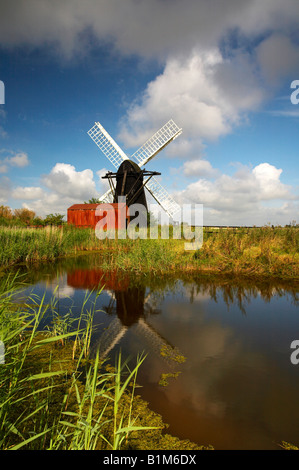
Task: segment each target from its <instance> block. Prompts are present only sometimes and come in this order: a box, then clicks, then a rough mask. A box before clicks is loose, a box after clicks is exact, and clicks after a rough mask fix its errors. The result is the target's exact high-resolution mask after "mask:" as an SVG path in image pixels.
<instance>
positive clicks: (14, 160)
mask: <svg viewBox="0 0 299 470" xmlns="http://www.w3.org/2000/svg"><path fill="white" fill-rule="evenodd" d="M4 161H5V162H6V163H7V164H9V165H11V166H16V167H18V168H23V167H24V166H27V165H29V159H28V155H27V153H25V152H19V153H16V154H15V155H14V156H13V157H6V158H5V160H4Z"/></svg>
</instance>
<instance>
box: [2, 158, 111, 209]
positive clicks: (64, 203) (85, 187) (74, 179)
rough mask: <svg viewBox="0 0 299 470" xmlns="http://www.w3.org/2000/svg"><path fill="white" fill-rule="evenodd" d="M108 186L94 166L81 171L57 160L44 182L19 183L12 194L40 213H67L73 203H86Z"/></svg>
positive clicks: (23, 204) (44, 176)
mask: <svg viewBox="0 0 299 470" xmlns="http://www.w3.org/2000/svg"><path fill="white" fill-rule="evenodd" d="M103 189H105V186H103V187H101V184H100V181H97V180H95V178H94V174H93V172H92V170H90V169H85V170H82V171H77V170H76V168H75V167H74V166H73V165H70V164H67V163H56V165H55V166H54V167H53V168H52V170H51V171H50V173H49V174H47V175H43V177H42V178H41V186H36V187H34V186H27V187H20V186H19V187H16V188H14V189H13V190H12V191H11V193H10V195H11V197H12V198H13V199H16V200H22V201H23V203H22V206H23V207H26V208H28V209H31V210H33V211H35V212H36V214H38V215H39V216H45V215H47V214H50V213H61V214H65V215H66V212H67V208H68V207H70V206H71V205H73V204H80V203H81V204H82V203H83V202H84V201H87V200H89V199H91V198H93V197H99V196H101V194H102V190H103Z"/></svg>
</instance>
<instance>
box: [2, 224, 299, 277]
mask: <svg viewBox="0 0 299 470" xmlns="http://www.w3.org/2000/svg"><path fill="white" fill-rule="evenodd" d="M169 232H170V239H163V238H161V237H159V238H158V239H150V238H146V239H142V238H137V239H135V240H133V239H131V238H125V239H122V238H119V239H109V238H108V237H107V238H104V239H103V240H99V239H98V238H97V237H96V234H95V232H94V230H92V229H80V228H74V227H68V226H64V227H62V228H57V227H53V228H51V227H47V228H44V229H18V228H16V229H11V228H0V266H3V267H7V266H11V265H13V264H18V263H31V262H36V261H52V260H54V259H57V258H59V257H62V256H68V255H72V254H76V253H78V252H82V251H93V250H97V251H99V252H101V254H102V255H103V256H102V266H101V267H102V269H105V270H112V269H113V270H116V269H117V270H120V271H128V272H137V273H149V272H151V273H154V274H158V273H160V274H163V273H168V272H174V271H177V272H179V271H185V272H188V271H214V272H224V273H231V274H233V273H234V274H242V273H244V274H246V275H271V276H276V277H287V278H298V277H299V228H298V227H297V226H296V227H261V228H251V229H245V228H244V229H243V228H239V229H235V230H231V229H219V230H217V231H211V230H204V234H203V245H202V247H201V248H200V249H199V250H196V251H192V250H191V251H187V250H185V242H186V241H185V240H184V239H183V238H181V239H173V238H171V234H172V231H171V230H169Z"/></svg>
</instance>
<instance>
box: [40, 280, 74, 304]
mask: <svg viewBox="0 0 299 470" xmlns="http://www.w3.org/2000/svg"><path fill="white" fill-rule="evenodd" d="M47 288H48V290H50V291H52V294H53V296H54V297H55V298H56V299H65V298H68V297H73V296H74V294H75V289H74V288H73V287H71V286H69V285H68V283H67V276H57V277H56V278H55V279H51V281H48V283H47Z"/></svg>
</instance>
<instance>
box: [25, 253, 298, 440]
mask: <svg viewBox="0 0 299 470" xmlns="http://www.w3.org/2000/svg"><path fill="white" fill-rule="evenodd" d="M27 279H28V280H29V281H30V283H31V287H30V288H29V289H27V293H29V292H30V293H32V292H34V293H35V294H37V295H39V296H42V295H43V294H44V293H45V292H46V298H45V302H50V299H51V298H53V295H54V296H55V298H56V301H57V303H56V310H59V313H60V314H61V315H65V314H66V313H67V312H68V311H69V310H70V308H71V309H72V315H73V317H74V318H76V317H77V316H79V315H80V312H81V308H82V303H83V300H84V298H85V296H86V293H87V292H89V291H90V290H93V289H96V288H97V287H98V286H99V285H100V286H104V288H103V291H102V293H101V294H100V296H98V298H97V301H96V309H97V310H96V312H95V316H94V334H93V339H92V341H93V350H96V349H99V350H100V353H101V354H102V356H106V357H107V358H111V361H113V363H114V357H115V354H117V353H118V352H119V350H121V352H122V355H123V356H128V355H130V356H132V357H133V358H136V357H137V354H138V353H140V352H145V353H147V358H146V360H145V362H144V363H143V365H142V367H141V369H140V371H139V376H138V382H139V384H140V385H141V386H142V388H140V389H138V392H139V393H140V395H141V396H142V397H143V398H144V399H145V400H146V401H148V402H149V404H150V407H151V408H152V409H153V410H154V411H156V412H158V413H160V414H161V415H162V416H163V420H164V422H166V423H168V424H169V428H168V430H167V432H169V433H171V434H173V435H176V436H178V437H180V438H182V439H190V440H191V441H193V442H196V443H198V444H200V445H201V444H202V445H209V444H210V445H212V446H213V447H214V448H215V449H279V446H278V444H279V443H281V442H282V441H283V440H284V441H288V442H291V443H293V444H296V445H299V400H298V395H299V365H297V366H296V365H293V364H292V363H291V360H290V356H291V353H292V350H291V349H290V345H291V342H292V341H293V340H294V339H299V310H298V303H299V288H298V285H297V286H295V285H294V284H290V283H278V282H273V281H272V282H270V281H264V282H253V281H248V280H247V281H246V282H245V281H242V280H241V279H234V280H233V279H228V278H223V277H222V278H221V277H215V276H209V277H207V276H206V277H204V276H199V275H197V276H192V275H190V276H181V277H180V278H176V277H174V276H172V275H171V273H169V275H168V276H161V277H156V278H153V277H152V278H151V277H146V276H143V277H141V278H136V277H134V278H133V277H131V278H129V277H121V276H119V275H117V274H116V273H112V274H104V273H103V272H102V271H101V262H100V258H99V257H98V256H97V255H92V256H90V255H84V256H78V257H76V258H71V259H69V260H63V261H59V262H57V263H54V264H47V265H44V266H42V267H40V266H39V267H38V268H35V269H32V270H31V271H29V272H28V277H27ZM57 286H58V288H57ZM94 300H95V293H92V294H91V296H90V301H91V302H92V301H94ZM47 321H50V319H49V318H48V319H45V322H47ZM161 350H162V351H166V352H167V353H170V356H169V355H167V356H166V357H165V356H163V355H161ZM182 356H183V357H184V358H185V362H178V361H177V360H174V359H177V358H178V357H179V358H180V357H182ZM161 374H174V375H175V377H169V378H168V385H166V386H162V385H161V384H160V383H159V382H160V379H161Z"/></svg>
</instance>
